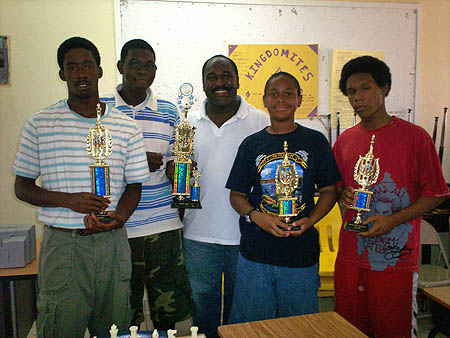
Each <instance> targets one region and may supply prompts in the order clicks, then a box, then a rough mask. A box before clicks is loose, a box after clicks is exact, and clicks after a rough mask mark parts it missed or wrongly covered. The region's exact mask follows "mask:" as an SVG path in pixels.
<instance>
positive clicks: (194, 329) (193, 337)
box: [191, 326, 198, 338]
mask: <svg viewBox="0 0 450 338" xmlns="http://www.w3.org/2000/svg"><path fill="white" fill-rule="evenodd" d="M197 332H198V326H191V338H197Z"/></svg>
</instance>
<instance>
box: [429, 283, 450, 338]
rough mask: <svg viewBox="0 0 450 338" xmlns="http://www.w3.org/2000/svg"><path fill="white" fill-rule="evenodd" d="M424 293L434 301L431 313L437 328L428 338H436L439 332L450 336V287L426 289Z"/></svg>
mask: <svg viewBox="0 0 450 338" xmlns="http://www.w3.org/2000/svg"><path fill="white" fill-rule="evenodd" d="M423 292H424V293H425V295H427V296H428V297H430V298H431V299H432V300H433V302H432V304H431V312H432V315H433V317H432V320H433V324H434V325H435V327H434V328H433V329H432V330H431V331H430V333H429V334H428V338H433V337H435V336H436V334H437V333H438V332H442V333H444V334H445V335H446V336H450V322H449V318H450V286H439V287H434V288H425V289H424V290H423Z"/></svg>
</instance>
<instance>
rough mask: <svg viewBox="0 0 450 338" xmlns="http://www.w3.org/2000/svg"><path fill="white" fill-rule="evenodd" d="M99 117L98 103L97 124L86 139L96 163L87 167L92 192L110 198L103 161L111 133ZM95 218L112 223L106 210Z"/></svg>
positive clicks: (107, 153) (106, 167) (87, 148)
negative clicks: (89, 171)
mask: <svg viewBox="0 0 450 338" xmlns="http://www.w3.org/2000/svg"><path fill="white" fill-rule="evenodd" d="M101 115H102V108H101V106H100V103H97V123H96V124H95V126H94V128H89V132H88V136H87V138H86V150H87V152H88V154H89V155H90V156H91V157H92V158H93V159H94V160H95V161H96V162H95V164H92V165H90V166H89V168H91V186H92V192H93V193H94V194H96V195H98V196H103V197H106V198H110V197H111V186H110V184H111V180H110V175H109V168H110V165H109V164H106V163H105V162H104V161H103V160H104V159H105V158H107V157H108V156H109V155H111V152H112V138H111V132H110V131H109V130H108V129H106V128H105V127H104V126H103V125H102V122H101V121H100V117H101ZM95 216H96V217H97V218H98V220H99V221H100V222H102V223H109V222H111V221H112V219H111V218H110V217H109V216H108V214H107V212H106V210H100V211H98V212H96V213H95Z"/></svg>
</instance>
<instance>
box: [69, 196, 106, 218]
mask: <svg viewBox="0 0 450 338" xmlns="http://www.w3.org/2000/svg"><path fill="white" fill-rule="evenodd" d="M110 203H111V201H110V200H109V199H107V198H105V197H102V196H98V195H95V194H92V193H90V192H78V193H72V194H68V195H67V198H66V201H65V203H64V204H65V206H66V207H67V208H69V209H70V210H73V211H75V212H80V213H82V214H87V213H90V212H95V211H100V210H102V209H106V208H107V207H108V205H109V204H110Z"/></svg>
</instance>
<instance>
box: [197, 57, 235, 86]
mask: <svg viewBox="0 0 450 338" xmlns="http://www.w3.org/2000/svg"><path fill="white" fill-rule="evenodd" d="M216 58H223V59H226V60H228V61H229V62H230V63H231V66H232V67H233V69H234V72H235V73H236V77H237V79H238V80H239V71H238V68H237V66H236V64H235V63H234V61H233V60H231V59H230V58H229V57H226V56H225V55H220V54H217V55H214V56H213V57H211V58H209V59H208V60H206V62H205V63H204V64H203V67H202V79H203V78H204V77H205V68H206V65H207V64H208V62H209V61H211V60H213V59H216Z"/></svg>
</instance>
